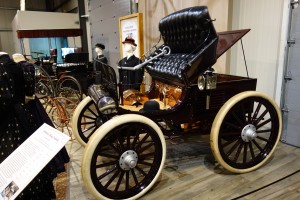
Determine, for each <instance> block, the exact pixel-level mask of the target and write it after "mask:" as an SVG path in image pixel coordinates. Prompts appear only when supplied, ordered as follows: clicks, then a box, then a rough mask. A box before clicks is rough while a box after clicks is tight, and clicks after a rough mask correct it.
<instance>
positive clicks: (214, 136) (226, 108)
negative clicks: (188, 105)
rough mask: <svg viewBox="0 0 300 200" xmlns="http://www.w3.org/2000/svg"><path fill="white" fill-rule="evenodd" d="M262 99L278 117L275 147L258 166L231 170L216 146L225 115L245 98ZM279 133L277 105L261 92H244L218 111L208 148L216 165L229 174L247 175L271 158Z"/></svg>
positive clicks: (280, 124) (280, 125)
mask: <svg viewBox="0 0 300 200" xmlns="http://www.w3.org/2000/svg"><path fill="white" fill-rule="evenodd" d="M251 96H253V97H262V98H264V99H266V100H268V101H269V102H270V103H271V104H272V105H273V106H274V108H275V110H276V112H277V115H278V120H279V133H278V137H277V140H276V142H275V145H274V147H273V149H272V150H271V151H270V153H269V154H268V155H267V156H266V158H265V159H264V160H263V161H261V162H260V163H259V164H257V165H255V166H253V167H251V168H246V169H237V168H233V167H231V166H230V165H228V164H227V163H226V162H225V161H224V160H223V158H222V156H221V154H220V149H219V146H218V139H219V131H220V127H221V125H222V123H223V120H224V118H225V116H226V114H227V113H228V112H229V110H230V109H231V108H232V107H233V106H234V105H235V104H237V103H238V102H239V101H241V100H243V99H245V98H247V97H251ZM281 131H282V116H281V111H280V109H279V107H278V105H277V104H276V102H275V101H274V100H273V99H271V98H270V97H268V96H267V95H265V94H263V93H261V92H257V91H246V92H241V93H239V94H237V95H235V96H233V97H232V98H230V99H229V100H228V101H227V102H226V103H225V104H224V105H223V106H222V107H221V109H220V110H219V112H218V114H217V115H216V117H215V119H214V121H213V124H212V128H211V133H210V146H211V149H212V153H213V155H214V157H215V159H216V160H217V161H218V163H219V164H220V165H221V166H222V167H224V168H225V169H227V170H228V171H230V172H233V173H247V172H250V171H254V170H256V169H258V168H259V167H261V166H262V165H264V164H265V163H266V162H267V160H268V159H269V158H270V157H271V155H272V154H273V152H274V150H275V148H276V146H277V144H278V142H279V139H280V136H281Z"/></svg>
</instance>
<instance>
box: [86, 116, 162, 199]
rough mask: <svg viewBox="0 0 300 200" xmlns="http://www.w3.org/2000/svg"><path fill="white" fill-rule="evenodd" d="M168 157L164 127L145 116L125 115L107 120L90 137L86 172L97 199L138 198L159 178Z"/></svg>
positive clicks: (88, 183)
mask: <svg viewBox="0 0 300 200" xmlns="http://www.w3.org/2000/svg"><path fill="white" fill-rule="evenodd" d="M165 159H166V143H165V139H164V136H163V134H162V132H161V130H160V128H159V127H158V126H157V125H156V124H155V123H154V122H153V121H152V120H150V119H149V118H146V117H144V116H141V115H136V114H126V115H121V116H117V117H115V118H113V119H111V120H109V121H108V122H106V123H105V124H103V125H102V126H101V127H100V128H99V129H98V130H97V131H96V132H95V134H94V135H93V136H92V138H91V139H90V140H89V142H88V144H87V146H86V147H85V151H84V155H83V159H82V176H83V180H84V183H85V185H86V187H87V189H88V190H89V192H90V193H92V194H93V195H94V196H95V197H96V198H97V199H137V198H139V197H141V196H142V195H143V194H145V193H146V192H147V191H148V190H149V189H150V188H151V187H152V186H153V184H154V183H155V182H156V180H157V179H158V177H159V175H160V173H161V170H162V168H163V165H164V162H165Z"/></svg>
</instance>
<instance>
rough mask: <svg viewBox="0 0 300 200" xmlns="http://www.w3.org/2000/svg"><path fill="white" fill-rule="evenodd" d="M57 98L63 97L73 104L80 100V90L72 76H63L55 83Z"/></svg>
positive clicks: (78, 84)
mask: <svg viewBox="0 0 300 200" xmlns="http://www.w3.org/2000/svg"><path fill="white" fill-rule="evenodd" d="M56 92H57V96H60V97H65V98H68V99H70V100H71V101H73V102H75V103H77V104H78V103H79V102H80V101H81V100H82V88H81V85H80V83H79V82H78V81H77V79H76V78H74V77H72V76H63V77H62V78H60V79H58V81H57V83H56Z"/></svg>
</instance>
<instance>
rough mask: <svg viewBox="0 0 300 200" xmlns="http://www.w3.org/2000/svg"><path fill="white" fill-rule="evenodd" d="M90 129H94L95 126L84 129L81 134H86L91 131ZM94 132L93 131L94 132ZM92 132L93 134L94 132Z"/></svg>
mask: <svg viewBox="0 0 300 200" xmlns="http://www.w3.org/2000/svg"><path fill="white" fill-rule="evenodd" d="M91 129H96V126H95V125H94V126H90V127H88V128H86V129H84V130H83V131H82V132H83V133H85V132H87V131H89V130H91ZM94 131H95V130H94ZM94 131H93V132H94Z"/></svg>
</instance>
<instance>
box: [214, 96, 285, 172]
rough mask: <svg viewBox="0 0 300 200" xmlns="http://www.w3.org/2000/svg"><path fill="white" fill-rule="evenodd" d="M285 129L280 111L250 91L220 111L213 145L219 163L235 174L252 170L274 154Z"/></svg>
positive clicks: (268, 101)
mask: <svg viewBox="0 0 300 200" xmlns="http://www.w3.org/2000/svg"><path fill="white" fill-rule="evenodd" d="M281 129H282V119H281V112H280V110H279V108H278V106H277V105H276V103H275V102H274V101H273V100H272V99H271V98H269V97H268V96H266V95H264V94H262V93H260V92H256V91H247V92H242V93H240V94H237V95H235V96H234V97H232V98H231V99H229V100H228V101H227V102H226V103H225V104H224V105H223V106H222V108H221V109H220V110H219V112H218V114H217V116H216V118H215V120H214V122H213V125H212V129H211V135H210V144H211V148H212V151H213V154H214V156H215V158H216V160H217V161H218V162H219V164H220V165H222V166H223V167H224V168H225V169H227V170H229V171H231V172H234V173H245V172H250V171H253V170H255V169H257V168H259V167H260V166H262V165H263V164H264V163H265V162H266V161H267V160H268V159H269V158H270V156H271V155H272V153H273V152H274V149H275V147H276V145H277V143H278V141H279V138H280V135H281Z"/></svg>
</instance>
